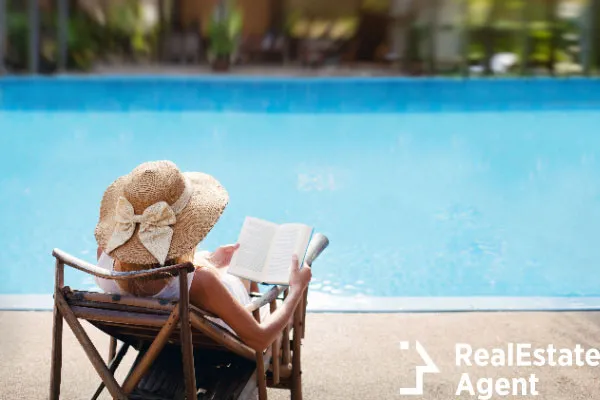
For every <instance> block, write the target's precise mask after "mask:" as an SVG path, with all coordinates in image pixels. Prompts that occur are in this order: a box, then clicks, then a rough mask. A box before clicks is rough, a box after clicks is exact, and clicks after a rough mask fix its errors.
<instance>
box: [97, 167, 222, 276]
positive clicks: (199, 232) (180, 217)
mask: <svg viewBox="0 0 600 400" xmlns="http://www.w3.org/2000/svg"><path fill="white" fill-rule="evenodd" d="M228 200H229V196H228V195H227V191H226V190H225V189H224V188H223V186H221V184H220V183H219V182H218V181H217V180H216V179H215V178H213V177H212V176H210V175H208V174H204V173H202V172H181V171H180V170H179V168H177V166H176V165H175V164H174V163H173V162H171V161H165V160H162V161H150V162H146V163H143V164H140V165H138V166H137V167H135V168H134V169H133V171H131V172H130V173H129V174H127V175H124V176H121V177H119V178H118V179H116V180H115V181H114V182H113V183H112V184H111V185H110V186H109V187H108V188H107V189H106V190H105V191H104V195H103V196H102V202H101V204H100V218H99V220H98V224H97V225H96V230H95V232H94V235H95V237H96V241H97V242H98V247H99V248H101V249H102V250H103V251H104V252H106V253H108V254H109V255H110V256H111V257H113V258H114V259H117V260H119V262H122V263H128V264H136V265H143V266H152V265H155V264H156V263H160V264H161V265H164V264H165V262H167V261H168V260H175V259H177V258H178V257H181V256H184V255H186V254H190V253H191V252H192V251H193V250H194V249H195V248H196V246H197V245H198V243H200V241H202V240H203V239H204V238H205V237H206V235H207V234H208V232H209V231H210V230H211V229H212V227H213V226H214V225H215V223H216V222H217V220H218V219H219V217H220V216H221V214H222V212H223V210H224V209H225V206H226V205H227V202H228Z"/></svg>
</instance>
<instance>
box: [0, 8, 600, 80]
mask: <svg viewBox="0 0 600 400" xmlns="http://www.w3.org/2000/svg"><path fill="white" fill-rule="evenodd" d="M599 6H600V0H336V1H331V2H326V1H319V0H237V1H234V0H0V59H1V60H2V61H3V63H2V66H0V70H4V71H9V72H26V71H29V72H37V73H53V72H55V71H64V70H81V71H88V70H93V69H94V68H95V67H97V66H98V65H104V66H106V65H145V64H152V65H171V64H177V65H178V64H187V65H196V64H197V65H212V66H213V68H214V69H215V70H227V69H229V68H230V66H231V65H269V64H271V65H273V64H274V65H294V66H303V67H306V68H324V67H329V68H341V67H344V66H346V67H351V68H361V67H366V66H377V67H379V68H382V69H385V70H387V71H389V72H390V73H393V74H405V75H478V74H503V75H506V74H508V75H525V74H535V75H556V74H558V75H579V74H593V73H594V72H595V70H596V68H597V67H598V66H599V65H600V49H598V47H599V44H598V43H599V42H600V40H599V39H600V34H599V32H600V31H599V29H598V28H599V25H600V21H598V19H599V16H600V7H599Z"/></svg>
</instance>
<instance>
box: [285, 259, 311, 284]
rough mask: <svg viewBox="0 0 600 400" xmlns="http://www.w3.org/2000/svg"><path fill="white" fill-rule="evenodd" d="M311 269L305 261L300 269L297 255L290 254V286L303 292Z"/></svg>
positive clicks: (309, 278) (308, 280) (308, 281)
mask: <svg viewBox="0 0 600 400" xmlns="http://www.w3.org/2000/svg"><path fill="white" fill-rule="evenodd" d="M311 278H312V270H311V268H310V267H309V266H308V264H307V263H304V265H303V266H302V269H301V268H300V265H299V263H298V256H297V255H295V254H294V255H293V256H292V270H291V271H290V288H291V289H292V290H298V291H301V292H303V291H304V289H306V287H307V286H308V284H309V283H310V280H311Z"/></svg>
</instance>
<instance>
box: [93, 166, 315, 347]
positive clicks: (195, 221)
mask: <svg viewBox="0 0 600 400" xmlns="http://www.w3.org/2000/svg"><path fill="white" fill-rule="evenodd" d="M228 200H229V197H228V195H227V192H226V191H225V189H224V188H223V187H222V186H221V185H220V184H219V182H217V180H216V179H214V178H213V177H211V176H210V175H207V174H203V173H200V172H188V173H182V172H181V171H179V169H178V168H177V166H176V165H175V164H173V163H172V162H170V161H156V162H148V163H144V164H142V165H140V166H138V167H136V168H135V169H134V170H133V171H132V172H131V173H129V174H128V175H125V176H122V177H120V178H119V179H117V180H116V181H115V182H113V183H112V184H111V185H110V186H109V187H108V189H107V190H106V192H105V193H104V196H103V198H102V203H101V206H100V219H99V222H98V225H97V226H96V232H95V236H96V240H97V242H98V246H99V248H98V265H99V266H101V267H104V268H107V269H114V270H116V271H138V270H145V269H152V268H157V267H160V266H164V265H173V264H178V263H182V262H187V261H193V262H194V264H195V265H196V269H195V271H194V272H191V273H189V275H188V284H189V294H190V302H191V303H192V304H193V305H195V306H197V307H200V308H202V309H205V310H207V311H210V312H211V313H213V314H216V315H218V316H219V317H220V318H221V319H222V320H223V321H224V322H225V323H226V324H227V325H228V326H229V327H231V328H232V329H233V330H234V331H235V333H236V334H237V335H238V336H239V337H240V338H241V339H242V340H243V341H244V342H245V343H246V344H247V345H248V346H250V347H252V348H253V349H255V350H257V351H262V350H264V349H266V348H267V347H268V346H269V345H271V343H273V341H274V340H275V339H276V338H277V336H278V334H279V332H281V330H282V329H283V327H284V326H285V325H286V324H287V323H288V322H289V320H290V318H291V317H292V314H293V312H294V309H295V308H296V306H297V305H298V302H299V301H300V299H301V298H302V295H303V293H304V290H305V289H306V287H307V286H308V283H309V282H310V279H311V277H312V272H311V269H310V267H308V265H306V264H305V265H304V266H303V268H302V269H300V268H299V265H298V257H297V256H294V257H292V259H291V260H290V262H291V272H290V288H289V295H288V296H287V297H286V299H285V301H284V302H283V305H282V306H281V307H279V308H278V309H277V310H276V311H275V312H274V313H273V314H272V315H270V316H269V318H267V319H265V320H264V321H263V322H261V323H258V322H256V320H255V319H254V318H253V317H252V315H251V314H250V313H249V312H248V311H247V310H246V309H245V308H244V305H245V304H246V303H248V302H249V301H250V297H249V295H248V290H249V289H250V287H249V284H248V283H247V282H246V283H244V282H242V280H240V279H239V278H237V277H235V276H233V275H230V274H228V273H227V267H228V265H229V262H230V261H231V256H232V255H233V253H234V252H235V250H237V248H238V247H239V246H238V245H237V244H235V245H229V246H222V247H220V248H219V249H217V250H216V251H215V252H214V253H212V254H204V255H201V254H200V255H196V257H194V252H195V249H196V246H197V245H198V244H199V243H200V242H201V241H202V240H203V239H204V237H205V236H206V235H207V234H208V232H209V231H210V230H211V229H212V227H213V226H214V225H215V224H216V222H217V221H218V219H219V217H220V216H221V214H222V212H223V210H224V209H225V206H226V205H227V202H228ZM114 282H115V281H102V280H99V282H98V283H99V285H100V286H101V287H102V288H103V289H104V290H105V291H107V292H117V293H126V294H132V295H136V296H153V297H161V298H175V299H176V298H178V296H179V279H177V278H168V279H165V280H148V279H136V280H134V281H116V282H117V283H114ZM111 285H112V286H111Z"/></svg>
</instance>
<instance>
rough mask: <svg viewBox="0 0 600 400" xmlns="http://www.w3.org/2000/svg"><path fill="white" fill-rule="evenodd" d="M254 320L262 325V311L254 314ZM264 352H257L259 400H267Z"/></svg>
mask: <svg viewBox="0 0 600 400" xmlns="http://www.w3.org/2000/svg"><path fill="white" fill-rule="evenodd" d="M252 314H253V316H254V319H255V320H256V322H258V323H259V324H260V309H258V310H255V311H254V312H253V313H252ZM263 357H264V355H263V352H262V351H257V352H256V384H257V385H258V399H259V400H267V377H266V375H265V361H264V358H263Z"/></svg>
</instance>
